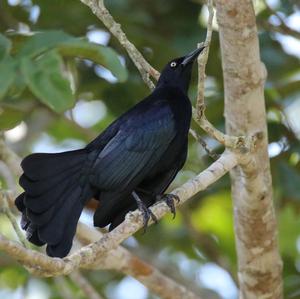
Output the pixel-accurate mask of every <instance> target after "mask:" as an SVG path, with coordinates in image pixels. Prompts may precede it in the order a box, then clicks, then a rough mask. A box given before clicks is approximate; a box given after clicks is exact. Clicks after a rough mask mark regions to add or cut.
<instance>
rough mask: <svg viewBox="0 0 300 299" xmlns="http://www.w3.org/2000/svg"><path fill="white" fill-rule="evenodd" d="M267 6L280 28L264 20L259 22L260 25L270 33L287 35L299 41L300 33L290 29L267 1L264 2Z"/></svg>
mask: <svg viewBox="0 0 300 299" xmlns="http://www.w3.org/2000/svg"><path fill="white" fill-rule="evenodd" d="M263 2H264V4H265V6H266V10H267V11H268V12H269V13H270V14H271V15H274V16H276V18H277V19H278V20H279V22H280V24H279V25H278V26H275V25H273V24H270V23H269V22H268V21H264V20H259V23H260V24H261V25H262V26H263V27H264V28H265V29H268V30H270V31H275V32H278V33H282V34H286V35H290V36H293V37H295V38H297V39H300V31H297V30H294V29H292V28H291V27H289V26H288V25H287V23H286V21H285V19H284V18H283V17H282V16H281V15H280V14H279V13H278V12H277V11H276V10H274V9H273V8H272V7H271V6H270V5H269V4H268V2H267V1H266V0H264V1H263Z"/></svg>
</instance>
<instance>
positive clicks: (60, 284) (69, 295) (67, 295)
mask: <svg viewBox="0 0 300 299" xmlns="http://www.w3.org/2000/svg"><path fill="white" fill-rule="evenodd" d="M53 281H54V283H55V286H56V288H57V291H58V293H59V295H60V296H61V297H62V299H74V294H73V292H72V291H71V290H70V287H69V285H68V281H67V279H66V277H64V276H56V277H54V278H53Z"/></svg>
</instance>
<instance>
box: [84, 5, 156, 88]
mask: <svg viewBox="0 0 300 299" xmlns="http://www.w3.org/2000/svg"><path fill="white" fill-rule="evenodd" d="M80 1H81V2H82V3H83V4H85V5H87V6H88V7H89V8H90V9H91V10H92V12H93V13H94V14H95V15H96V16H97V17H98V18H99V19H100V20H101V21H102V22H103V24H104V25H105V26H106V27H107V29H108V30H109V31H110V32H111V33H112V34H113V35H114V36H115V37H116V38H117V39H118V41H119V42H120V44H121V45H122V46H123V47H124V48H125V49H126V51H127V53H128V55H129V56H130V58H131V60H132V61H133V62H134V64H135V66H136V67H137V69H138V70H139V72H140V73H141V76H142V78H143V80H144V82H145V83H146V84H147V85H148V87H149V88H150V89H154V87H155V86H154V84H153V82H152V81H151V79H150V77H153V78H154V79H155V80H158V78H159V72H158V71H157V70H155V69H154V68H153V67H152V66H151V65H150V64H149V63H148V62H147V61H146V60H145V58H144V57H143V56H142V54H141V53H140V52H139V51H138V50H137V48H136V47H135V45H134V44H133V43H131V42H130V41H129V40H128V38H127V36H126V34H125V33H124V31H123V30H122V28H121V25H120V24H119V23H117V22H116V21H115V20H114V18H113V17H112V15H111V14H110V13H109V11H108V10H107V9H106V7H105V5H104V1H103V0H80Z"/></svg>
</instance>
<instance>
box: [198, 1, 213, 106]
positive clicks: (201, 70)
mask: <svg viewBox="0 0 300 299" xmlns="http://www.w3.org/2000/svg"><path fill="white" fill-rule="evenodd" d="M207 8H208V13H209V15H208V21H207V31H206V38H205V42H204V43H201V44H199V45H198V47H201V46H205V48H204V50H203V51H202V52H201V54H200V55H199V57H198V94H197V102H196V110H197V111H198V110H200V109H201V107H203V106H204V83H205V77H206V75H205V67H206V64H207V59H208V54H209V48H210V42H211V37H212V33H213V28H212V25H213V19H214V8H213V2H212V0H208V1H207Z"/></svg>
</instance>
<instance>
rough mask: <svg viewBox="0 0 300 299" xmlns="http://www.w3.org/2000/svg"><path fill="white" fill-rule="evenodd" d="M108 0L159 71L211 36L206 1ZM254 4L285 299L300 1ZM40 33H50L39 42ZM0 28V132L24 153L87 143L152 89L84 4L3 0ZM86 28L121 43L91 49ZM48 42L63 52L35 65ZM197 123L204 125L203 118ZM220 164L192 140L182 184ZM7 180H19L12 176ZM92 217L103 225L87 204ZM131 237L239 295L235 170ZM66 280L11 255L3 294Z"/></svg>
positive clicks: (292, 290) (138, 289) (196, 278)
mask: <svg viewBox="0 0 300 299" xmlns="http://www.w3.org/2000/svg"><path fill="white" fill-rule="evenodd" d="M106 2H107V3H106V5H107V8H108V9H109V10H110V12H111V14H112V15H113V16H114V17H115V19H116V20H117V21H118V22H119V23H121V24H122V27H123V29H124V31H125V32H126V34H127V36H128V38H129V40H131V41H132V42H133V43H134V44H135V45H136V46H137V48H138V49H139V50H140V51H141V52H142V54H143V55H144V56H145V58H146V59H147V60H148V61H149V62H150V63H151V64H152V65H153V66H154V67H155V68H156V69H158V70H160V69H161V68H162V67H163V66H164V65H165V64H166V63H167V62H168V61H169V60H170V59H172V58H174V57H177V56H182V55H184V54H185V53H187V52H189V51H191V50H192V49H194V48H195V47H196V45H197V43H198V42H200V41H203V40H204V39H205V35H206V20H207V14H208V13H207V9H206V7H205V6H204V5H202V3H201V1H196V0H195V1H188V0H185V1H182V0H172V1H171V0H164V1H159V0H152V1H137V0H126V1H117V0H110V1H106ZM266 4H267V5H266ZM254 5H255V10H256V14H257V24H258V31H259V40H260V47H261V58H262V61H263V62H264V63H265V65H266V67H267V70H268V79H267V82H266V86H265V96H266V106H267V118H268V119H267V121H268V130H269V154H270V157H271V167H272V175H273V186H274V201H275V206H276V212H277V217H278V225H279V242H280V251H281V255H282V258H283V261H284V291H285V298H300V215H299V212H300V144H299V138H300V63H299V58H300V10H299V9H300V4H299V2H298V1H297V0H294V1H293V0H282V1H280V0H272V1H267V3H266V2H264V1H260V0H255V1H254ZM275 11H276V13H275ZM214 29H215V32H214V34H213V38H212V44H211V49H210V56H209V60H208V65H207V71H206V73H207V78H206V83H205V88H206V90H205V96H206V104H207V109H206V113H207V118H208V119H209V120H210V121H211V122H212V123H213V124H214V125H215V126H216V127H217V128H219V129H220V130H224V118H223V108H224V106H223V104H224V103H223V98H224V94H223V82H222V70H221V60H220V57H221V55H220V47H219V40H218V34H217V30H218V28H217V24H214ZM50 30H51V31H50ZM57 30H60V31H61V32H58V31H57ZM32 32H43V33H44V34H42V35H40V38H39V39H35V40H33V39H32ZM0 33H1V38H0V130H2V131H4V137H5V140H6V142H7V144H9V146H10V147H11V148H12V149H13V150H14V151H15V152H16V153H17V154H18V155H19V156H21V157H24V156H25V155H27V154H29V153H31V152H59V151H65V150H70V149H77V148H80V147H83V146H85V144H87V143H88V142H89V141H91V140H92V139H93V138H94V137H96V136H97V135H98V134H99V133H100V132H101V131H102V130H103V129H104V128H105V127H106V126H107V125H108V124H109V123H110V122H111V121H112V120H114V119H115V118H116V117H118V116H119V115H120V114H121V113H122V112H124V111H125V110H127V109H128V108H129V107H130V106H132V105H133V104H135V103H137V102H138V101H139V100H140V99H142V98H143V97H145V96H146V95H147V94H148V93H149V90H148V89H147V87H146V86H145V84H144V83H143V82H142V80H141V77H140V75H139V73H138V71H137V69H136V68H135V66H134V65H133V63H132V62H131V61H130V59H129V58H128V56H127V55H126V53H125V51H124V49H123V48H122V47H121V46H120V45H119V43H118V41H117V40H116V39H115V38H114V37H112V36H111V34H110V33H109V32H108V31H107V30H106V29H105V27H104V26H103V25H102V23H101V22H100V21H99V20H98V19H97V18H96V17H95V16H94V15H93V14H92V13H91V11H90V10H89V9H88V8H87V7H86V6H84V5H83V4H82V3H81V2H80V1H74V0H72V1H71V0H64V1H61V0H40V1H34V0H1V2H0ZM79 37H85V38H86V40H88V41H91V42H93V43H96V44H99V45H103V46H109V47H111V48H113V49H114V50H115V52H114V51H106V49H107V48H106V47H102V48H101V49H102V50H101V51H98V50H95V53H94V54H93V55H90V56H89V54H87V53H86V52H85V51H84V49H85V47H86V46H85V45H86V41H85V40H84V39H76V38H79ZM53 40H59V41H60V42H62V41H67V40H70V43H72V42H78V43H79V46H78V48H79V51H82V55H79V56H81V58H78V57H74V56H76V55H73V54H72V51H70V44H68V42H67V43H66V44H65V45H64V46H61V45H60V46H57V45H58V42H57V43H53ZM79 41H80V42H79ZM47 45H49V47H56V46H57V49H56V50H55V51H54V52H53V51H49V53H48V52H47V53H46V54H47V55H45V56H44V57H46V58H45V59H40V60H39V61H38V62H36V61H35V60H34V55H35V54H37V53H38V54H40V53H41V52H43V53H44V51H48V48H47ZM43 47H44V48H43ZM96 48H97V47H96ZM96 48H95V49H96ZM97 49H98V48H97ZM35 51H36V52H35ZM39 51H40V52H39ZM97 51H98V52H97ZM24 57H25V58H24ZM195 69H196V68H195ZM196 78H197V74H196V72H195V74H194V78H193V84H192V85H191V88H190V98H191V100H192V102H193V103H194V102H195V95H196V90H197V86H196V81H197V80H196ZM58 81H59V82H62V81H63V83H58ZM192 127H193V128H194V129H196V130H197V131H198V132H199V133H201V132H200V129H199V128H198V127H197V125H196V124H194V123H193V124H192ZM203 137H204V139H205V141H206V142H207V144H208V146H209V147H210V148H211V149H213V150H214V151H215V152H217V153H221V152H222V150H223V148H222V147H220V146H219V145H218V144H217V143H216V142H215V141H214V140H211V139H210V138H208V137H207V136H205V135H204V136H203ZM212 161H213V160H212V159H211V158H210V157H208V156H207V154H206V152H205V151H204V150H203V148H202V147H201V145H200V144H198V143H197V142H195V140H193V138H190V144H189V156H188V161H187V163H186V164H185V167H184V169H183V170H182V171H181V172H180V173H179V174H178V176H177V177H176V180H175V181H174V183H173V184H172V188H173V187H176V186H179V185H181V184H182V183H184V182H185V181H186V180H187V179H189V178H192V177H194V176H195V175H196V174H197V173H198V172H200V171H201V170H203V169H204V168H206V167H207V166H208V165H209V164H210V163H212ZM0 162H1V161H0ZM0 186H1V187H2V188H9V187H10V186H9V182H7V180H5V178H4V177H3V176H1V173H0ZM81 220H82V221H84V222H86V223H89V224H91V223H92V214H91V212H90V211H89V210H88V209H87V210H86V211H85V213H84V214H83V215H82V219H81ZM0 231H1V233H3V234H4V235H6V236H8V237H9V238H11V239H15V238H16V236H15V235H14V232H13V230H12V228H11V225H10V223H9V222H8V221H7V219H6V218H5V216H1V215H0ZM124 246H126V247H127V248H129V249H130V250H131V251H132V252H134V253H135V254H137V255H138V256H140V257H142V258H143V259H144V260H147V261H149V262H150V263H151V264H154V265H156V266H157V267H158V268H159V269H161V271H163V272H165V273H167V274H168V275H169V276H171V277H173V278H174V279H175V280H178V281H181V283H182V284H184V285H186V286H188V287H191V289H193V290H195V291H196V292H198V291H199V290H200V292H201V294H205V296H206V297H205V298H223V299H236V298H237V295H238V286H237V264H236V255H235V244H234V233H233V218H232V204H231V198H230V182H229V178H228V176H226V177H225V178H222V179H221V180H220V181H218V182H217V183H215V184H214V185H213V186H211V187H210V188H208V189H207V190H206V191H205V192H201V193H200V194H198V195H197V196H195V197H194V198H193V199H192V200H189V201H188V202H187V203H186V204H185V205H184V207H182V208H181V209H180V210H179V211H178V213H177V217H176V219H175V220H172V217H171V215H168V216H167V217H165V218H164V219H163V220H162V221H160V223H159V224H158V225H154V226H151V227H150V228H149V229H148V231H147V233H146V234H145V235H142V234H141V233H137V234H136V235H135V237H132V238H130V239H129V240H127V241H126V242H125V244H124ZM84 274H85V276H86V277H87V278H88V280H89V281H90V282H91V283H92V285H93V286H94V287H95V288H96V289H97V290H98V291H99V293H100V294H103V295H105V297H106V298H111V299H147V298H149V299H150V298H158V297H156V296H154V295H153V294H150V293H149V292H148V291H147V289H146V288H145V287H144V286H143V285H142V284H140V283H139V282H138V281H136V280H135V279H133V278H131V277H128V276H124V275H121V274H120V273H114V272H105V271H87V272H84ZM61 283H62V282H61V281H59V280H57V279H53V278H49V279H39V278H34V277H32V276H30V275H29V274H28V272H27V271H26V270H24V268H22V267H21V266H19V265H18V264H17V263H16V262H14V261H13V260H10V259H9V258H8V257H7V256H5V255H4V254H2V253H0V298H1V299H6V298H28V299H48V298H53V299H54V298H63V296H62V294H61V288H62V285H61ZM64 283H65V284H66V286H67V287H69V288H70V289H71V290H72V292H73V295H74V297H73V298H84V294H83V293H82V291H81V290H80V289H79V288H78V286H76V285H74V284H73V283H72V282H71V281H67V280H66V281H65V282H64Z"/></svg>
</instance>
